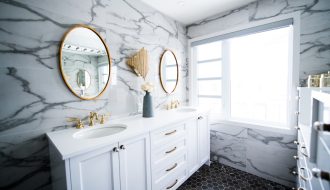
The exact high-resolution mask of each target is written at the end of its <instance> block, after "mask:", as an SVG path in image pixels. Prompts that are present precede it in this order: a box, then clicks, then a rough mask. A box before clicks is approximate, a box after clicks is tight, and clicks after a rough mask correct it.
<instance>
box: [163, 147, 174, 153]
mask: <svg viewBox="0 0 330 190" xmlns="http://www.w3.org/2000/svg"><path fill="white" fill-rule="evenodd" d="M175 150H176V147H174V148H173V149H172V150H169V151H166V152H165V153H166V154H169V153H171V152H173V151H175Z"/></svg>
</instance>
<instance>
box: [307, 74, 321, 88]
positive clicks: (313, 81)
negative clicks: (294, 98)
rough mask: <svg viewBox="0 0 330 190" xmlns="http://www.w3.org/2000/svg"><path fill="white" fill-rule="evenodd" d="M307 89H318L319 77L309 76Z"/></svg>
mask: <svg viewBox="0 0 330 190" xmlns="http://www.w3.org/2000/svg"><path fill="white" fill-rule="evenodd" d="M307 86H308V87H319V86H320V75H309V76H308V79H307Z"/></svg>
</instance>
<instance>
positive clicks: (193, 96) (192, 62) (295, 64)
mask: <svg viewBox="0 0 330 190" xmlns="http://www.w3.org/2000/svg"><path fill="white" fill-rule="evenodd" d="M286 19H293V25H292V30H293V31H292V42H293V43H292V48H290V50H292V51H293V52H291V53H290V55H292V62H291V65H290V66H289V67H288V73H289V75H288V79H289V84H288V93H289V98H288V108H287V109H288V112H287V113H288V115H287V118H288V121H287V123H288V126H286V127H285V128H283V127H279V126H272V125H266V126H261V125H257V124H251V123H244V122H241V121H233V120H228V118H230V103H229V102H230V83H229V82H223V83H222V100H223V101H222V109H223V111H224V112H223V114H225V115H224V118H225V119H217V120H215V121H212V122H216V123H225V124H234V125H238V126H244V127H248V128H257V129H263V130H274V129H275V130H276V131H277V130H278V129H283V130H291V131H293V129H294V126H295V125H297V115H296V110H297V101H296V96H297V87H298V86H299V62H300V14H299V13H291V14H287V15H281V16H277V17H273V18H270V19H264V20H261V21H254V22H252V23H249V24H244V25H240V26H238V27H234V28H231V29H228V30H224V31H221V32H216V33H212V34H208V35H203V36H200V37H196V38H193V39H189V40H188V55H189V71H190V72H189V76H188V78H189V83H188V85H189V105H190V106H197V102H198V97H197V64H196V61H197V56H196V53H194V51H195V50H194V49H195V47H192V46H191V44H192V43H193V42H196V41H200V40H204V39H208V38H212V37H215V36H220V35H224V34H229V33H232V32H236V31H240V30H244V29H248V28H253V27H257V26H261V25H265V24H270V23H273V22H277V21H281V20H286ZM225 41H226V40H224V41H223V43H225ZM223 45H224V46H225V45H226V44H223ZM226 49H227V48H222V55H223V56H222V80H223V81H228V80H229V79H230V76H229V73H228V72H226V71H228V70H229V69H228V68H226V67H228V66H229V65H228V60H226V58H228V56H226V54H228V52H226ZM226 102H228V103H226Z"/></svg>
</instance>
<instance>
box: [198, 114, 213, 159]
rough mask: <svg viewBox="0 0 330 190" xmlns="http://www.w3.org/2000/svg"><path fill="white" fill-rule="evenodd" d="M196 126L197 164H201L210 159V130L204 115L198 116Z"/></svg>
mask: <svg viewBox="0 0 330 190" xmlns="http://www.w3.org/2000/svg"><path fill="white" fill-rule="evenodd" d="M197 126H198V155H199V157H198V158H199V164H200V165H202V164H204V163H206V162H208V161H209V160H210V130H209V125H208V119H207V118H206V116H199V117H198V119H197Z"/></svg>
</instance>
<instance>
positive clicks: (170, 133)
mask: <svg viewBox="0 0 330 190" xmlns="http://www.w3.org/2000/svg"><path fill="white" fill-rule="evenodd" d="M174 133H176V130H174V131H172V132H169V133H165V135H172V134H174Z"/></svg>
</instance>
